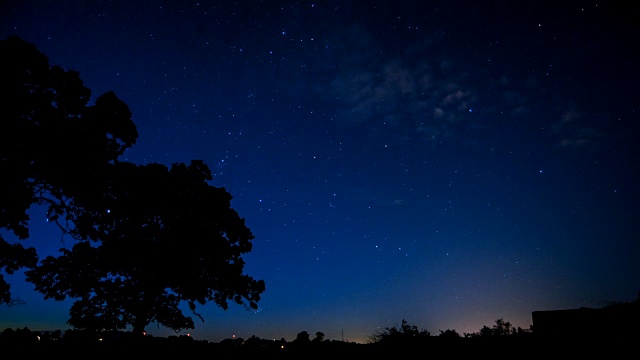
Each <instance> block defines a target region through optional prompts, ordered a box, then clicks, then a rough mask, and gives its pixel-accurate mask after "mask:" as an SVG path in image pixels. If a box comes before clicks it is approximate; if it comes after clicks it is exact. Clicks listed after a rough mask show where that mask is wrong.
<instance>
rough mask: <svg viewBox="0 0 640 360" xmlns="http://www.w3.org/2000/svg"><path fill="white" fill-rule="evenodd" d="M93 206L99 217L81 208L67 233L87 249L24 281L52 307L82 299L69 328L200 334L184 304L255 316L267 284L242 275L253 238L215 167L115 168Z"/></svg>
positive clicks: (78, 248) (77, 248) (67, 253)
mask: <svg viewBox="0 0 640 360" xmlns="http://www.w3.org/2000/svg"><path fill="white" fill-rule="evenodd" d="M110 174H111V176H110V178H109V181H108V182H107V186H105V188H103V189H101V190H102V191H100V192H97V193H96V195H95V198H94V201H95V203H96V204H99V205H101V206H100V208H99V209H100V210H99V211H97V210H96V211H88V210H87V209H86V208H81V209H74V210H78V211H77V212H76V211H74V212H71V213H70V215H69V216H70V217H71V220H72V221H73V223H74V224H75V227H74V228H72V229H70V233H71V234H73V235H74V237H76V238H77V239H79V240H90V241H80V242H78V243H76V244H75V245H74V246H73V247H72V248H71V249H64V248H63V249H61V252H62V254H63V255H61V256H59V257H52V256H49V257H47V258H45V259H44V260H43V261H42V262H41V265H39V266H37V267H36V268H35V269H32V270H29V271H27V272H26V275H27V280H28V281H30V282H32V283H34V284H35V288H36V290H38V291H40V292H42V293H43V294H45V299H47V298H53V299H56V300H62V299H65V298H66V297H67V296H68V297H71V298H75V299H77V300H76V301H75V302H74V303H73V305H72V307H71V311H70V315H71V317H70V320H69V324H70V325H72V326H74V327H76V328H80V329H89V330H96V331H98V330H102V329H106V330H114V329H123V328H125V327H127V326H132V327H133V332H134V333H138V334H142V333H143V332H144V330H145V327H146V326H147V325H148V324H149V323H151V322H157V323H158V324H161V325H163V326H166V327H168V328H170V329H174V330H175V331H179V330H181V329H187V328H193V327H194V323H193V320H192V318H191V317H188V316H185V315H183V313H182V311H181V309H180V308H179V305H180V304H181V303H182V302H183V301H186V302H187V304H188V305H189V308H190V310H191V311H192V312H193V314H195V315H196V316H198V317H199V318H200V319H201V320H203V319H202V318H201V317H200V315H199V314H197V313H196V311H195V310H196V304H197V303H199V304H205V303H207V302H209V301H213V302H215V303H216V304H217V305H219V306H220V307H222V308H223V309H225V310H226V309H227V308H228V301H233V302H235V303H237V304H241V305H245V306H246V307H248V308H251V309H257V307H258V306H257V303H258V301H259V300H260V294H261V293H262V292H263V291H264V290H265V285H264V281H262V280H260V281H257V280H254V279H253V278H251V277H250V276H247V275H244V274H243V269H244V264H245V263H244V261H243V259H242V255H243V254H244V253H247V252H249V251H251V247H252V245H251V240H252V239H253V234H252V233H251V231H250V230H249V228H247V227H246V226H245V221H244V219H242V218H240V217H239V216H238V214H237V213H236V212H235V210H233V209H232V208H231V207H230V201H231V198H232V197H231V195H230V194H229V193H228V192H227V191H226V190H225V189H224V188H217V187H214V186H211V185H209V184H208V182H207V181H209V180H211V173H210V170H209V168H208V167H207V166H206V165H205V164H204V163H203V162H202V161H196V160H194V161H192V162H191V164H190V165H188V166H187V165H185V164H182V163H177V164H174V165H173V166H172V167H171V168H170V169H169V168H167V167H166V166H164V165H160V164H149V165H134V164H130V163H119V164H118V165H117V166H114V168H113V171H112V172H111V173H110Z"/></svg>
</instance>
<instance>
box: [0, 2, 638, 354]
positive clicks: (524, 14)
mask: <svg viewBox="0 0 640 360" xmlns="http://www.w3.org/2000/svg"><path fill="white" fill-rule="evenodd" d="M237 3H238V4H236V2H232V1H205V0H201V1H90V2H86V1H3V2H2V4H1V5H0V36H2V37H3V38H6V37H8V36H10V35H18V36H20V37H21V38H23V39H24V40H26V41H27V42H30V43H32V44H34V45H35V46H36V47H37V48H38V49H39V50H40V51H41V52H43V53H44V54H45V55H47V56H48V58H49V61H50V64H51V65H59V66H61V67H63V68H65V69H72V70H77V71H79V73H80V77H81V78H82V79H83V80H84V82H85V85H86V86H87V87H89V88H90V89H91V90H92V94H93V97H92V98H93V99H95V97H97V96H99V95H101V94H102V93H104V92H106V91H109V90H113V91H114V92H115V93H116V94H117V96H118V97H119V98H120V99H122V100H123V101H125V102H126V103H127V104H128V105H129V107H130V109H131V111H132V113H133V120H134V122H135V124H136V125H137V127H138V132H139V138H138V141H137V143H136V145H134V146H133V148H131V149H130V150H128V151H127V153H125V157H126V159H127V160H128V161H131V162H135V163H140V164H142V163H150V162H159V163H163V164H167V165H169V164H171V163H174V162H185V163H188V162H189V161H190V160H192V159H202V160H204V161H205V162H206V163H207V164H208V165H209V166H210V167H211V169H212V171H213V172H214V179H213V181H212V184H213V185H215V186H220V187H225V188H226V189H227V190H228V191H229V192H230V193H231V194H232V195H233V196H234V198H233V200H232V207H233V208H234V209H235V210H237V211H238V213H239V214H240V216H241V217H243V218H245V220H246V223H247V226H248V227H249V228H250V229H251V230H252V232H253V233H254V235H255V237H256V238H255V240H254V241H253V245H254V247H253V250H252V251H251V253H249V254H247V255H246V256H245V260H246V262H247V266H246V273H247V274H249V275H251V276H253V277H254V278H256V279H262V280H265V282H266V289H267V290H266V292H265V293H264V294H263V296H262V300H261V302H260V304H259V305H260V310H259V311H257V312H248V311H246V310H245V309H244V308H242V307H239V306H238V307H234V306H233V305H232V306H231V308H230V309H229V310H227V311H223V310H222V309H220V308H218V307H216V306H215V305H214V304H210V305H208V306H206V307H204V308H202V309H200V313H201V314H202V315H203V317H204V318H205V322H204V323H202V322H199V320H197V318H196V328H195V330H193V331H189V333H191V334H192V336H194V337H195V338H197V339H205V340H210V341H220V340H222V339H225V338H230V337H231V336H232V335H233V334H235V335H236V336H239V337H243V338H248V337H250V336H252V335H256V336H258V337H260V338H267V339H269V338H275V339H280V338H285V339H287V340H293V339H294V338H295V336H296V334H297V333H298V332H300V331H307V332H309V333H310V334H315V333H316V332H317V331H321V332H323V333H324V334H325V336H326V338H327V339H336V340H339V339H341V338H342V336H343V334H344V339H345V340H349V341H359V342H366V341H367V340H368V337H369V336H370V335H372V334H374V333H375V332H377V331H379V330H381V329H383V328H385V327H391V326H397V325H399V324H400V323H401V321H402V320H403V319H406V320H407V321H408V322H409V323H411V324H415V325H416V326H417V327H419V328H421V329H426V330H428V331H430V332H431V333H432V334H438V333H439V331H440V330H446V329H455V330H456V331H458V332H459V333H460V334H463V333H470V332H476V331H478V330H479V329H480V328H481V327H482V326H483V325H488V326H492V325H493V324H494V323H495V320H496V319H498V318H503V319H504V320H506V321H509V322H511V324H512V325H514V326H520V327H523V328H529V325H531V323H532V321H531V312H532V311H536V310H554V309H566V308H578V307H582V306H586V307H600V306H602V305H604V304H605V303H607V302H610V301H631V300H634V299H636V297H637V294H638V292H639V291H640V265H639V263H638V254H640V236H639V235H640V234H639V229H638V224H639V223H640V209H639V207H638V203H639V200H640V192H639V189H638V184H639V183H640V176H639V175H640V158H639V151H638V150H639V146H638V145H637V141H636V140H637V138H638V134H639V132H638V131H639V129H640V127H639V120H640V116H639V115H640V114H639V111H640V109H639V108H638V105H639V102H638V98H637V94H639V93H640V91H639V90H638V83H639V80H640V76H639V71H638V65H637V64H638V63H640V59H639V58H638V57H639V56H638V55H637V54H636V53H635V52H634V50H636V49H635V47H636V44H637V41H638V35H640V32H639V30H640V29H639V23H638V21H637V19H635V18H633V13H631V12H630V9H625V8H624V7H623V6H622V5H621V4H617V3H616V4H612V3H611V2H597V1H562V2H545V1H542V2H525V1H478V2H476V1H468V2H466V1H296V2H289V1H280V2H278V1H244V2H237ZM2 56H5V55H4V54H3V55H2ZM78 151H82V149H78ZM33 215H34V216H33V217H32V230H31V231H32V233H31V235H32V237H31V239H29V240H27V243H28V244H31V245H37V246H38V247H39V249H41V251H43V254H46V253H47V252H49V253H55V251H56V249H57V248H59V247H60V246H62V245H64V244H61V243H60V242H59V241H60V239H59V238H60V234H59V232H57V231H56V229H55V228H54V227H53V226H50V225H47V224H46V223H44V217H43V216H42V215H41V214H40V213H39V210H38V209H34V211H33ZM70 242H71V240H70V239H66V240H65V244H69V243H70ZM27 243H25V244H27ZM12 279H13V281H12V284H13V287H12V290H13V292H14V296H17V297H20V298H22V299H24V300H25V301H26V304H25V305H20V306H14V307H11V308H7V307H0V328H6V327H11V328H16V327H19V328H22V327H25V326H27V327H29V328H30V329H32V330H41V329H42V330H45V329H58V328H61V329H66V328H67V325H66V324H65V322H66V320H67V319H68V309H69V306H70V302H63V303H56V302H53V301H52V300H48V301H44V300H43V296H42V295H41V294H38V293H35V292H34V291H33V290H32V289H33V286H31V285H29V284H27V285H26V286H24V284H22V283H21V281H20V279H21V277H20V275H17V276H14V277H12V278H10V280H12ZM187 312H188V310H187ZM148 331H149V332H150V333H152V334H154V335H158V336H165V335H171V334H172V332H170V331H169V330H166V329H163V328H156V327H154V326H150V327H149V328H148ZM184 333H186V332H184Z"/></svg>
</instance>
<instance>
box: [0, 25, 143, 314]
mask: <svg viewBox="0 0 640 360" xmlns="http://www.w3.org/2000/svg"><path fill="white" fill-rule="evenodd" d="M0 53H2V57H0V61H1V62H0V78H1V79H2V81H1V82H0V87H1V92H0V108H1V109H2V112H3V114H2V119H1V120H0V174H2V178H1V181H2V183H1V184H0V229H6V230H8V231H9V232H11V233H13V234H14V235H15V236H16V237H17V238H18V239H19V240H24V239H27V238H28V237H29V231H28V223H29V216H28V214H27V210H28V209H29V208H30V207H31V206H32V205H33V204H41V205H45V206H47V207H48V210H49V216H50V219H51V220H53V221H57V220H58V219H59V218H60V216H63V215H65V214H66V209H67V207H68V206H70V205H72V204H74V205H75V206H86V205H87V204H84V205H81V203H82V202H83V201H84V200H85V199H87V198H91V196H90V194H91V189H92V188H93V184H94V182H96V181H98V182H99V181H101V179H102V178H103V172H104V167H105V166H106V165H108V164H111V163H114V162H115V161H117V158H118V157H119V156H120V155H121V154H122V153H123V152H124V151H125V149H126V148H128V147H130V146H131V145H133V144H134V143H135V141H136V139H137V136H138V134H137V131H136V128H135V125H134V124H133V122H132V121H131V113H130V112H129V109H128V107H127V106H126V105H125V104H124V103H123V102H121V101H120V100H119V99H118V98H117V97H116V96H115V94H113V93H112V92H109V93H106V94H104V95H102V96H100V97H98V99H97V100H96V103H95V105H93V106H87V103H88V101H89V99H90V95H91V92H90V90H89V89H88V88H86V87H85V86H84V85H83V83H82V80H80V77H79V76H78V73H77V72H75V71H65V70H63V69H62V68H60V67H58V66H50V65H49V62H48V59H47V57H46V56H45V55H43V54H42V53H40V52H39V51H38V50H37V49H36V48H35V46H33V45H32V44H29V43H27V42H25V41H24V40H22V39H20V38H18V37H15V36H12V37H9V38H7V39H6V40H1V41H0ZM87 194H89V196H87ZM61 225H62V224H61ZM37 260H38V259H37V254H36V251H35V249H33V248H25V247H24V245H23V244H21V243H16V244H10V243H8V242H7V240H6V239H4V238H2V237H1V236H0V302H3V303H9V304H11V303H14V302H15V299H12V298H11V292H10V286H9V284H8V283H7V282H6V280H5V278H4V275H3V274H2V273H1V272H4V273H6V274H12V273H13V272H14V271H16V270H18V269H20V268H23V267H26V268H31V267H33V266H34V265H35V264H36V263H37Z"/></svg>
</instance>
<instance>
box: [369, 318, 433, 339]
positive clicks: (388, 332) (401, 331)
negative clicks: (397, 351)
mask: <svg viewBox="0 0 640 360" xmlns="http://www.w3.org/2000/svg"><path fill="white" fill-rule="evenodd" d="M430 336H431V333H429V331H427V330H424V329H422V330H418V327H417V326H415V325H411V324H409V323H408V322H407V321H406V320H405V319H402V325H401V326H400V328H397V327H396V326H393V327H390V328H385V329H384V330H383V331H381V332H377V333H375V334H373V335H372V336H371V337H370V340H371V342H372V343H379V344H386V345H406V344H408V343H416V342H419V341H421V340H424V339H427V338H429V337H430Z"/></svg>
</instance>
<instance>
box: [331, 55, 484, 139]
mask: <svg viewBox="0 0 640 360" xmlns="http://www.w3.org/2000/svg"><path fill="white" fill-rule="evenodd" d="M361 60H363V59H361ZM430 62H435V61H432V60H430V59H429V57H428V56H426V55H425V56H424V58H423V60H422V61H413V62H412V61H411V59H403V60H399V58H398V57H395V58H394V57H390V58H389V59H384V61H381V60H380V59H378V60H377V63H376V62H373V63H371V62H364V63H360V64H352V65H351V66H348V67H346V66H345V68H344V69H343V71H341V72H339V73H338V75H337V76H336V77H335V78H334V79H333V80H332V81H331V82H330V84H329V86H328V87H329V91H328V94H330V96H331V97H332V98H333V99H335V101H337V106H338V109H339V114H338V115H339V121H341V123H342V124H343V125H345V126H362V127H364V128H366V129H367V131H368V132H369V133H370V135H372V136H374V137H379V136H387V137H388V138H390V139H389V141H392V140H393V139H395V140H396V141H402V142H404V141H408V140H409V139H412V138H417V139H418V140H421V141H434V140H441V137H442V136H443V135H444V134H450V133H452V132H453V131H454V130H455V131H459V130H462V129H464V126H460V128H458V127H457V124H459V123H461V122H462V121H463V119H464V117H465V116H466V115H467V114H468V113H469V109H470V108H471V107H472V105H473V103H474V101H475V100H476V96H475V94H474V91H473V90H471V87H470V86H469V85H468V84H466V83H465V79H464V73H463V72H458V73H456V71H455V67H454V66H453V65H452V64H451V63H450V62H444V61H441V62H439V63H437V65H435V66H434V65H433V64H430ZM442 64H446V66H443V65H442Z"/></svg>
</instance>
